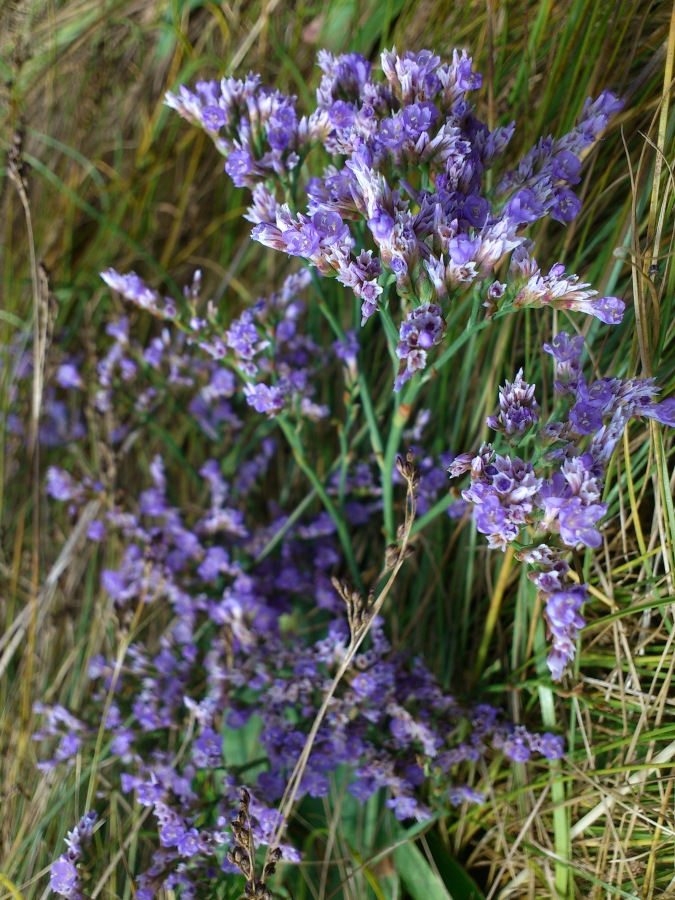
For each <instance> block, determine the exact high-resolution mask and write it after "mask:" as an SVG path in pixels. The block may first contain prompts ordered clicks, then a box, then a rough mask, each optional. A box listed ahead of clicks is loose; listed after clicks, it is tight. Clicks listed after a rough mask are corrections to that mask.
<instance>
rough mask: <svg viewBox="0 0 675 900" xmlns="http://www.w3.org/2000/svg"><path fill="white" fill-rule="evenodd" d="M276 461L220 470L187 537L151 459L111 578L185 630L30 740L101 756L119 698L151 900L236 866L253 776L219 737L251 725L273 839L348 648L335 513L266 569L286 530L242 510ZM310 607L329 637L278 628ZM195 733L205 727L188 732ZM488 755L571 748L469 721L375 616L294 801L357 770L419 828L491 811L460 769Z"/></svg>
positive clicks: (363, 792) (373, 508) (366, 487)
mask: <svg viewBox="0 0 675 900" xmlns="http://www.w3.org/2000/svg"><path fill="white" fill-rule="evenodd" d="M420 427H421V426H420ZM268 450H269V452H268V453H267V454H266V455H265V456H264V458H263V459H261V460H260V462H259V464H258V470H257V472H256V473H253V472H252V473H249V474H248V476H247V481H248V488H246V489H245V488H244V487H243V485H242V481H241V473H240V474H239V476H238V477H237V479H236V480H234V481H233V482H232V483H228V482H227V481H226V480H225V479H224V477H223V475H222V472H221V469H220V466H219V465H218V464H217V463H216V462H215V461H214V460H211V461H208V462H207V463H206V464H205V465H204V466H203V468H202V470H201V473H200V474H201V476H202V478H203V480H204V484H205V485H206V487H207V488H208V496H209V500H208V502H207V504H206V505H205V506H204V508H203V509H202V510H201V512H200V513H199V514H196V515H195V516H194V518H193V519H192V521H191V522H190V524H188V523H186V521H185V518H184V516H183V515H182V514H181V513H180V511H179V510H178V509H176V508H175V507H174V506H172V505H171V503H170V501H169V499H168V496H167V494H168V489H169V488H168V479H167V476H166V473H165V470H164V466H163V463H162V461H161V459H159V458H158V459H156V460H155V461H154V462H153V464H152V466H151V475H152V486H151V487H149V488H148V489H147V490H145V491H144V492H143V493H142V494H141V496H140V497H139V501H138V513H136V514H134V513H130V512H126V511H123V510H121V509H113V510H112V511H111V512H110V513H109V514H108V516H107V525H108V527H109V528H111V529H115V530H116V531H118V532H119V534H120V535H121V536H122V538H123V539H124V541H125V543H126V550H125V553H124V558H123V560H122V563H121V566H120V567H119V568H118V569H116V570H107V571H105V572H104V573H103V585H104V587H105V589H106V590H107V591H108V593H109V594H110V595H111V596H112V598H113V599H114V601H115V603H116V605H117V606H118V608H120V609H123V608H124V607H127V606H129V605H130V604H131V605H134V606H135V605H137V604H138V602H139V601H141V602H144V603H145V604H151V603H152V604H156V603H158V602H162V603H168V604H169V605H170V607H171V608H172V610H173V624H172V626H171V628H170V629H169V630H168V631H167V632H166V633H165V634H163V636H161V638H160V639H159V643H158V645H157V646H155V647H152V646H151V645H145V644H143V643H140V642H136V643H134V644H132V645H131V646H130V648H129V650H128V652H127V654H126V657H125V659H124V660H123V662H122V665H121V668H120V669H119V672H118V676H117V677H114V672H115V667H116V664H115V662H114V661H109V660H106V659H105V658H104V657H102V656H101V657H97V658H95V659H94V660H93V661H92V664H91V668H90V677H91V679H92V691H93V693H92V700H91V703H90V705H89V708H88V712H87V717H86V719H85V720H83V721H80V720H78V719H77V718H75V717H74V716H72V715H70V714H69V713H68V712H67V711H66V710H64V709H62V708H61V707H54V708H46V707H44V706H39V707H38V708H37V709H36V711H37V712H38V713H40V714H41V715H42V716H43V717H44V726H43V728H42V730H41V731H40V732H39V733H38V734H37V735H36V738H37V739H40V740H53V739H54V738H57V739H58V746H57V750H56V753H55V755H54V757H53V758H52V759H51V760H49V761H47V762H46V763H44V764H43V765H45V766H47V767H53V766H56V765H59V764H64V763H68V761H69V760H71V759H72V758H73V757H74V755H75V754H77V753H80V752H82V751H83V748H84V747H86V746H88V745H93V743H94V742H95V740H96V736H97V734H98V730H99V727H100V722H101V715H100V711H101V710H103V709H104V708H105V707H106V703H108V707H107V714H106V719H105V722H104V725H105V729H106V734H107V735H108V737H109V739H110V740H111V753H112V755H113V756H114V757H117V759H118V760H119V763H120V765H121V766H122V769H123V772H124V774H123V775H122V789H123V791H124V792H127V793H128V792H135V797H136V802H137V803H139V804H140V805H141V806H146V807H149V808H151V809H152V810H153V813H154V816H155V819H156V823H157V837H158V846H157V848H156V850H155V853H154V856H153V860H152V865H151V867H150V868H149V869H148V870H147V871H146V872H145V873H144V874H143V875H142V876H140V878H139V879H138V880H137V887H138V889H139V892H140V896H141V897H143V898H150V897H152V896H155V892H156V891H157V890H158V889H159V888H161V887H166V888H172V887H177V886H180V887H182V889H183V891H184V892H185V891H187V892H188V893H187V895H188V896H190V891H194V890H196V885H198V883H199V880H200V879H202V878H204V877H206V872H207V871H210V872H211V873H212V874H211V879H212V880H213V879H214V878H216V877H217V873H218V872H219V871H221V872H222V873H223V876H222V877H225V876H226V875H227V874H228V873H230V872H231V871H232V868H231V865H230V863H228V862H227V860H224V861H223V860H222V852H221V851H220V850H219V848H221V847H222V848H224V849H227V847H228V846H230V843H231V834H230V830H229V822H230V820H231V818H232V814H233V809H234V808H235V806H236V803H237V793H236V789H237V787H238V785H239V784H241V781H242V780H243V773H240V772H239V770H238V769H237V767H236V766H232V765H228V764H227V761H226V759H225V758H224V751H223V747H224V744H223V736H224V735H227V734H228V733H233V732H236V731H237V730H239V729H242V728H247V729H251V728H252V727H253V728H254V729H255V733H256V735H257V744H258V746H259V747H260V749H261V753H262V756H263V759H264V762H263V763H262V764H261V765H260V766H259V767H258V769H257V770H254V771H253V772H250V771H249V772H247V774H246V776H245V779H246V782H247V783H248V784H249V785H252V790H253V800H254V807H252V809H255V814H254V829H253V830H254V836H255V840H256V842H257V843H258V845H260V846H264V845H266V844H267V843H268V842H269V840H270V839H271V835H272V833H273V831H274V821H275V816H276V812H275V810H274V809H273V808H272V807H274V805H275V804H276V802H277V801H278V800H279V799H280V797H281V795H282V793H283V790H284V787H285V785H286V782H287V780H288V778H289V776H290V774H291V772H292V771H293V768H294V766H295V763H296V761H297V758H298V756H299V754H300V752H301V750H302V748H303V745H304V742H305V740H306V736H307V734H308V732H309V730H310V728H311V725H312V723H313V721H314V717H315V715H316V712H317V709H318V708H319V706H320V704H321V702H322V699H323V696H324V693H325V690H326V688H327V686H328V684H329V683H330V681H331V679H332V677H333V676H334V674H335V671H336V669H337V667H338V666H339V664H340V662H341V661H342V659H343V657H344V654H345V652H346V649H347V645H348V642H349V629H348V627H347V623H346V621H345V620H344V612H343V608H342V604H341V602H340V600H339V598H338V596H337V594H336V592H335V590H334V588H333V587H332V585H331V583H330V574H331V573H332V571H333V570H334V568H335V566H336V565H337V564H338V562H339V559H340V555H339V553H338V547H339V544H338V543H337V541H336V536H335V525H334V523H333V522H332V520H331V519H330V518H329V517H328V516H326V515H325V514H319V515H318V516H316V517H315V518H314V519H312V520H309V521H304V522H299V523H295V524H294V525H293V526H291V527H290V528H289V529H288V531H287V534H286V537H285V539H284V542H283V544H282V545H281V548H280V550H279V552H278V553H276V554H268V555H267V556H265V558H264V559H263V560H262V561H261V562H258V563H255V562H254V559H255V557H256V556H258V555H259V554H260V553H261V551H262V550H263V549H264V547H265V546H266V544H267V543H268V541H269V539H270V538H271V537H273V536H274V534H275V533H276V532H277V531H278V529H279V528H280V527H282V526H286V524H287V523H286V519H285V517H283V516H280V515H279V514H278V513H277V514H276V518H274V519H273V520H272V521H271V522H270V524H269V525H267V526H261V525H260V524H259V522H258V523H256V525H255V526H252V525H250V524H249V523H247V521H246V518H245V516H244V514H243V508H244V504H245V501H246V500H247V497H248V493H249V491H250V490H252V489H253V486H254V483H255V478H256V476H257V477H258V478H260V477H262V476H263V475H264V469H265V467H266V465H267V464H268V462H269V460H270V458H271V455H272V452H273V448H272V447H270V448H268ZM426 468H427V469H428V470H429V471H428V472H427V475H426V476H425V475H423V476H422V482H423V481H424V479H425V477H426V478H427V480H429V491H431V494H430V497H431V498H432V499H433V498H434V497H435V490H436V489H438V490H440V489H441V485H440V484H437V482H438V477H435V476H438V475H439V473H440V469H439V467H438V466H437V465H435V466H431V463H429V465H427V466H426ZM432 482H433V484H432ZM69 484H71V485H72V483H71V482H69ZM343 489H344V490H345V491H346V493H347V495H348V497H347V503H346V504H345V508H346V509H348V510H349V515H350V518H351V519H352V520H353V521H358V522H360V523H361V524H362V525H363V524H365V523H367V522H368V520H369V518H370V517H371V516H372V515H373V514H379V510H380V501H379V489H378V488H377V486H376V485H375V483H374V481H373V478H372V473H371V472H370V471H368V470H366V469H364V468H363V467H360V468H356V469H355V470H354V471H353V472H352V473H350V474H348V477H347V478H346V481H345V484H344V486H343ZM330 490H331V491H335V490H336V487H333V486H331V487H330ZM71 493H72V490H71V491H68V494H69V495H70V494H71ZM228 502H229V503H230V504H232V505H230V506H228V505H226V504H227V503H228ZM234 504H236V505H234ZM307 597H312V599H313V603H314V604H315V605H318V606H319V607H322V608H324V609H325V610H328V611H330V612H331V613H332V616H333V619H332V621H331V622H330V624H329V625H328V628H327V630H326V629H325V628H324V629H321V630H319V631H318V632H317V633H314V634H312V633H311V632H310V633H308V634H305V635H302V634H299V633H296V632H295V631H293V630H292V631H289V630H288V628H287V626H284V625H282V617H283V616H284V615H287V614H291V615H293V614H294V612H296V611H300V610H302V609H304V608H305V607H304V604H306V598H307ZM336 613H337V615H336ZM111 691H112V702H109V700H110V693H111ZM190 722H192V723H194V727H192V728H188V723H190ZM186 729H187V732H186ZM177 732H180V733H183V734H184V733H188V734H190V735H191V737H190V738H189V741H188V743H187V744H185V748H184V749H185V752H184V753H183V754H182V756H181V757H180V759H177V758H176V757H175V756H174V755H173V754H172V752H171V747H172V745H173V743H174V740H175V735H176V733H177ZM460 733H461V735H462V738H461V741H460V740H459V739H458V735H459V734H460ZM490 747H493V748H495V749H501V750H503V752H504V753H505V754H506V755H507V756H508V757H509V758H512V759H517V760H522V759H525V758H526V756H527V755H529V753H533V752H536V753H539V754H542V755H544V756H545V757H547V758H558V757H559V756H560V755H562V752H563V745H562V742H561V740H560V739H558V738H555V737H554V736H553V735H541V736H540V735H536V734H530V733H529V732H527V731H525V730H524V729H522V728H520V729H514V727H513V726H512V725H510V724H509V723H508V722H506V721H505V720H504V719H503V718H502V716H501V714H500V713H499V712H498V711H497V710H496V709H494V708H493V707H487V706H480V707H475V708H468V709H464V708H463V707H462V706H461V705H460V704H458V703H457V702H456V701H455V700H454V699H453V698H452V697H451V696H448V695H447V694H445V693H444V692H442V691H441V689H440V688H439V686H438V684H437V683H436V681H435V679H434V677H433V676H432V674H431V673H430V672H429V670H428V669H427V668H426V667H425V666H424V665H423V663H422V662H421V660H418V659H417V660H410V659H408V658H406V657H405V656H403V655H401V654H397V653H393V652H392V648H391V646H390V644H389V642H388V640H387V638H386V636H385V632H384V623H383V622H382V621H381V620H378V621H377V622H375V623H374V625H373V628H372V630H371V632H370V635H369V639H368V644H367V645H364V648H363V649H362V650H361V651H360V653H359V654H358V655H357V656H356V658H355V660H354V665H353V667H352V668H351V669H350V670H349V671H348V673H347V675H346V676H345V678H344V680H343V681H342V683H341V684H340V686H339V688H338V690H337V692H336V694H335V696H334V698H333V700H332V703H331V707H330V712H329V715H328V716H327V717H326V719H325V720H324V722H323V723H322V725H321V727H320V729H319V732H318V734H317V737H316V740H315V743H314V747H313V752H312V755H311V757H310V760H309V763H308V766H307V768H306V771H305V773H304V775H303V778H302V781H301V783H300V797H302V796H303V795H307V796H311V797H324V796H327V794H328V793H329V790H330V785H331V778H332V777H333V776H334V775H335V774H336V773H338V772H342V771H344V772H347V773H351V777H350V781H349V790H350V792H351V793H352V794H353V795H354V796H355V797H356V798H357V799H359V800H360V801H361V802H365V801H366V800H368V798H370V797H371V796H372V795H373V794H374V793H375V792H377V791H382V792H383V799H384V802H385V803H386V805H387V806H388V807H389V808H390V809H391V810H392V811H393V813H394V815H395V816H397V817H398V818H399V819H402V820H403V819H408V818H415V817H417V818H420V819H421V818H424V817H426V816H428V815H429V809H430V807H431V806H439V805H440V806H441V807H447V806H448V805H456V804H459V803H462V802H465V801H473V802H476V801H480V800H481V799H482V795H481V794H480V792H479V791H477V790H476V789H475V788H474V787H473V786H472V785H470V784H467V783H465V782H464V781H463V780H462V778H463V777H466V776H465V775H464V774H463V773H462V772H461V770H458V768H457V767H458V766H461V764H462V763H465V762H468V763H472V762H475V761H476V760H477V759H479V758H480V757H481V756H483V755H484V754H486V753H488V752H490V750H489V748H490ZM207 785H208V786H210V787H209V789H208V790H205V788H206V786H207ZM213 790H215V791H216V796H217V800H216V802H215V804H214V801H213V794H212V792H213ZM263 797H264V798H265V803H266V804H269V807H268V806H265V805H264V804H263V803H262V801H261V799H260V798H263ZM281 849H282V852H283V857H284V859H285V860H288V861H292V860H293V859H297V858H298V857H297V853H296V852H295V851H294V850H293V848H291V847H287V846H284V847H282V848H281ZM62 869H63V866H61V865H59V867H58V868H57V869H56V872H55V874H54V876H53V877H54V878H55V879H56V878H57V877H59V878H60V877H62V875H63V872H62ZM64 871H65V870H64ZM63 883H64V884H65V882H63Z"/></svg>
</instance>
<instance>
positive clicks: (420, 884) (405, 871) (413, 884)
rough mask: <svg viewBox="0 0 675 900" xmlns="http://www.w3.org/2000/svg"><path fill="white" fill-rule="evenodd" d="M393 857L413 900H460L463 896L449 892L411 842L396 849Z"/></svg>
mask: <svg viewBox="0 0 675 900" xmlns="http://www.w3.org/2000/svg"><path fill="white" fill-rule="evenodd" d="M393 857H394V863H395V865H396V870H397V872H398V874H399V875H400V877H401V881H402V882H403V884H404V885H405V887H406V890H407V891H408V893H409V894H410V896H411V897H412V900H458V898H459V897H460V896H461V895H455V894H454V893H453V894H451V893H450V892H449V891H448V889H447V888H446V886H445V885H444V884H443V882H442V881H441V879H440V878H439V876H438V875H437V874H436V873H435V872H434V870H433V869H432V868H431V866H430V865H429V863H428V862H427V860H426V858H425V856H424V854H423V853H422V851H421V850H420V849H419V848H418V847H417V845H416V844H413V843H412V842H411V841H410V842H406V843H405V844H401V845H400V846H398V847H396V849H395V850H394V851H393Z"/></svg>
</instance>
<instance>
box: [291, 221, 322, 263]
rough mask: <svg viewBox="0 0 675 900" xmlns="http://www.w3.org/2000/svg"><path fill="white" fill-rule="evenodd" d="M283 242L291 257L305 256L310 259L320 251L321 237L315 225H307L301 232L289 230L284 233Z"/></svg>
mask: <svg viewBox="0 0 675 900" xmlns="http://www.w3.org/2000/svg"><path fill="white" fill-rule="evenodd" d="M281 240H282V241H283V242H284V245H285V247H286V252H287V253H288V254H289V255H290V256H304V257H305V258H306V259H309V258H310V257H312V256H314V254H315V253H316V251H317V250H318V249H319V243H320V241H321V235H320V234H319V232H318V231H317V230H316V228H314V226H313V225H309V224H307V225H302V226H301V227H300V230H295V229H293V228H289V229H288V230H287V231H282V232H281Z"/></svg>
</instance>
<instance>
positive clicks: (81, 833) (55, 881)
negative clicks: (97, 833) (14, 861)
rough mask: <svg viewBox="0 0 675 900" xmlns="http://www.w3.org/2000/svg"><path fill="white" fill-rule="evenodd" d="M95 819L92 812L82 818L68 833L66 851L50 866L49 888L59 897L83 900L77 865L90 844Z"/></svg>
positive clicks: (95, 816)
mask: <svg viewBox="0 0 675 900" xmlns="http://www.w3.org/2000/svg"><path fill="white" fill-rule="evenodd" d="M96 818H97V815H96V813H95V812H94V811H93V810H92V811H90V812H88V813H87V814H86V815H84V816H82V818H81V819H80V821H79V822H78V823H77V825H76V826H75V828H73V829H72V831H69V832H68V836H67V837H66V844H67V845H68V849H67V851H66V852H65V853H64V854H62V855H61V856H60V857H59V858H58V859H57V860H56V861H55V862H54V863H53V864H52V867H51V871H50V881H49V886H50V887H51V889H52V890H53V891H54V893H55V894H58V895H59V896H60V897H67V898H68V900H84V894H83V893H82V880H81V878H80V871H79V868H78V865H77V864H78V863H79V862H80V861H81V860H82V858H83V856H84V850H85V848H86V847H87V846H88V845H89V843H90V842H91V836H92V832H93V827H94V824H95V823H96Z"/></svg>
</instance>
